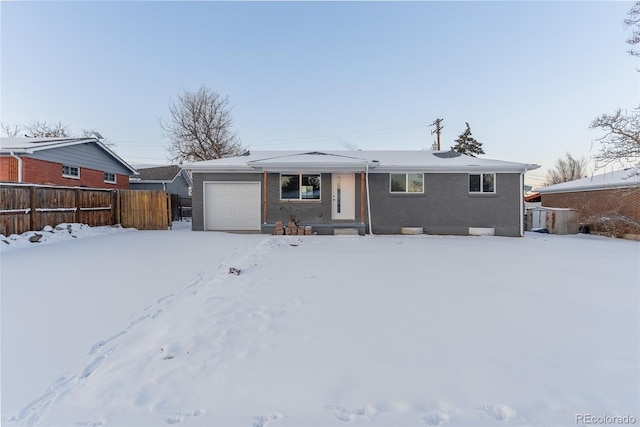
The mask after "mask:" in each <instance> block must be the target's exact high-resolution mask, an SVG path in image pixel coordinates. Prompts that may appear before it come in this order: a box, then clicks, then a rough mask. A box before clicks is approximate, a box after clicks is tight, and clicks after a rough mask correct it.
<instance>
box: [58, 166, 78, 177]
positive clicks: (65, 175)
mask: <svg viewBox="0 0 640 427" xmlns="http://www.w3.org/2000/svg"><path fill="white" fill-rule="evenodd" d="M64 168H75V169H77V170H78V175H69V174H65V173H64ZM62 177H63V178H71V179H80V166H71V165H62Z"/></svg>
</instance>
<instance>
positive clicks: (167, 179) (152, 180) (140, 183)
mask: <svg viewBox="0 0 640 427" xmlns="http://www.w3.org/2000/svg"><path fill="white" fill-rule="evenodd" d="M138 173H139V175H138V176H136V177H135V178H131V182H130V183H129V185H130V188H131V189H133V190H164V191H166V192H168V193H171V194H178V195H180V196H185V197H188V196H190V195H191V186H192V185H193V183H192V181H191V176H190V174H189V172H188V171H186V170H184V169H181V168H180V166H178V165H170V166H156V167H145V168H138Z"/></svg>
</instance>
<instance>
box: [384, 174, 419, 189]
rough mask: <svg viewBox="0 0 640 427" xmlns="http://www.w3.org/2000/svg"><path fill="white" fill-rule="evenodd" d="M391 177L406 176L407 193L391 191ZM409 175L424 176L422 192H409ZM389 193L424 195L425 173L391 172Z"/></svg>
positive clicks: (405, 186)
mask: <svg viewBox="0 0 640 427" xmlns="http://www.w3.org/2000/svg"><path fill="white" fill-rule="evenodd" d="M391 175H404V188H406V190H405V191H393V190H392V189H391ZM409 175H422V191H409ZM389 193H390V194H424V173H422V172H406V173H405V172H391V173H389Z"/></svg>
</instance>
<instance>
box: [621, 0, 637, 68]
mask: <svg viewBox="0 0 640 427" xmlns="http://www.w3.org/2000/svg"><path fill="white" fill-rule="evenodd" d="M624 25H625V27H626V28H629V27H631V28H632V30H631V35H630V36H629V38H628V39H627V43H628V44H630V45H631V46H632V47H631V49H629V54H630V55H633V56H640V51H639V50H635V49H634V48H633V46H635V45H637V44H639V43H640V1H637V2H635V4H634V5H633V7H632V8H631V9H630V10H629V12H627V19H625V20H624Z"/></svg>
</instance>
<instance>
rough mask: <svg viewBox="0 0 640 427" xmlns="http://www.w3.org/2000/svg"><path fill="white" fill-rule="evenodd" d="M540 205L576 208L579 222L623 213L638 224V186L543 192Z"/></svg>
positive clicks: (639, 210)
mask: <svg viewBox="0 0 640 427" xmlns="http://www.w3.org/2000/svg"><path fill="white" fill-rule="evenodd" d="M542 206H546V207H552V208H573V209H576V210H577V211H578V212H579V213H580V222H585V223H588V222H592V221H593V220H594V219H597V218H599V217H602V216H607V217H610V216H614V215H624V216H625V217H627V218H630V219H631V220H633V221H634V222H636V223H639V224H640V187H634V188H626V189H616V190H596V191H580V192H576V193H558V194H543V195H542Z"/></svg>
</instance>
